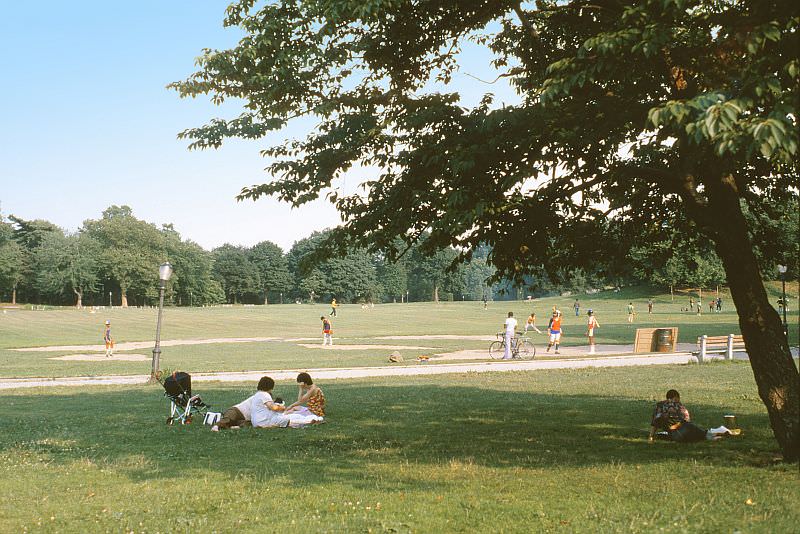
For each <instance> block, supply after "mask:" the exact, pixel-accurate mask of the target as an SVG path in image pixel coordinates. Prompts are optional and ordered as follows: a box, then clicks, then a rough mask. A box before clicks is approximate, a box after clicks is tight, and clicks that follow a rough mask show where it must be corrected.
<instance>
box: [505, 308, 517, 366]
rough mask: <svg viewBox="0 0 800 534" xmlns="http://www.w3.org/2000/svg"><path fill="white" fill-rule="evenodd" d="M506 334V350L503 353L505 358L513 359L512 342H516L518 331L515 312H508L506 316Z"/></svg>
mask: <svg viewBox="0 0 800 534" xmlns="http://www.w3.org/2000/svg"><path fill="white" fill-rule="evenodd" d="M505 327H506V335H505V341H506V344H505V352H504V353H503V359H504V360H510V359H511V343H513V342H514V335H515V334H516V333H517V320H516V319H514V312H508V317H507V318H506V323H505Z"/></svg>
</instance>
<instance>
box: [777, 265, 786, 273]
mask: <svg viewBox="0 0 800 534" xmlns="http://www.w3.org/2000/svg"><path fill="white" fill-rule="evenodd" d="M787 270H788V269H787V267H786V266H785V265H778V272H779V273H781V274H786V271H787Z"/></svg>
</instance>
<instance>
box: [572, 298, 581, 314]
mask: <svg viewBox="0 0 800 534" xmlns="http://www.w3.org/2000/svg"><path fill="white" fill-rule="evenodd" d="M572 307H573V308H574V309H575V317H577V316H578V315H579V314H580V313H581V303H580V302H578V299H575V304H573V305H572Z"/></svg>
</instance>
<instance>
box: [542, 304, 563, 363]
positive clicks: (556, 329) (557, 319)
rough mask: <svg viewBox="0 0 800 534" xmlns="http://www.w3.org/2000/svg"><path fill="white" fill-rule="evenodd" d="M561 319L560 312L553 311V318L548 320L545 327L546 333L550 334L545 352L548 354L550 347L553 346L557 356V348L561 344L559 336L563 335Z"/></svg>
mask: <svg viewBox="0 0 800 534" xmlns="http://www.w3.org/2000/svg"><path fill="white" fill-rule="evenodd" d="M561 318H562V317H561V312H560V311H558V310H556V311H554V312H553V316H552V317H551V318H550V322H549V323H548V325H547V331H548V332H549V333H550V339H549V341H548V342H547V350H546V352H550V347H552V346H553V345H555V346H556V350H555V353H556V354H558V346H559V344H560V343H561V334H562V333H563V332H562V330H561Z"/></svg>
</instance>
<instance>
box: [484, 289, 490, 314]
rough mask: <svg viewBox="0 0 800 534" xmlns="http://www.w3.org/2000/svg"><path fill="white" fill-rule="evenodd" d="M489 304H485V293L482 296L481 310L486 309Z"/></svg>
mask: <svg viewBox="0 0 800 534" xmlns="http://www.w3.org/2000/svg"><path fill="white" fill-rule="evenodd" d="M488 307H489V304H488V303H487V302H486V293H484V294H483V309H484V310H485V309H487V308H488Z"/></svg>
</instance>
